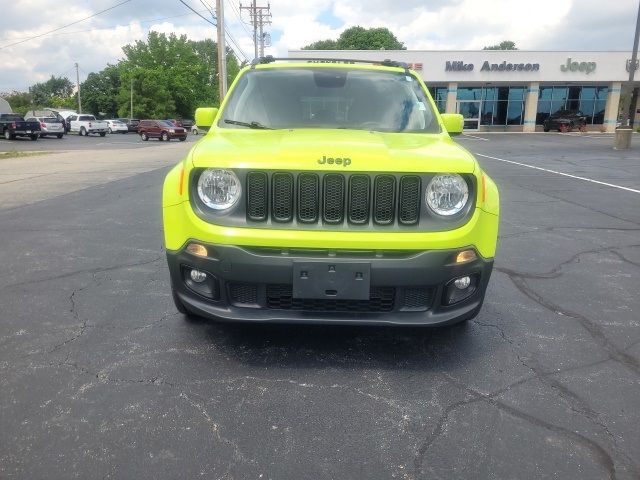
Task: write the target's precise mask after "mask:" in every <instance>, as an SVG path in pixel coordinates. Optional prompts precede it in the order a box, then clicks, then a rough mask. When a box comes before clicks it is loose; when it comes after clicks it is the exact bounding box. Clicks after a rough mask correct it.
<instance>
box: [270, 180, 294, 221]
mask: <svg viewBox="0 0 640 480" xmlns="http://www.w3.org/2000/svg"><path fill="white" fill-rule="evenodd" d="M272 182H273V186H272V189H271V191H272V198H271V202H272V212H273V219H274V220H275V221H277V222H290V221H291V220H293V176H292V175H291V174H290V173H282V172H280V173H274V174H273V178H272Z"/></svg>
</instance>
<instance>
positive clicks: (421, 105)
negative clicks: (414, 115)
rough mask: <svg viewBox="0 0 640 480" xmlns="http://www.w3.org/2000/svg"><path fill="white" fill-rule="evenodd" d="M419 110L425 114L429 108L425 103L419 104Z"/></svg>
mask: <svg viewBox="0 0 640 480" xmlns="http://www.w3.org/2000/svg"><path fill="white" fill-rule="evenodd" d="M418 110H421V111H423V112H424V111H426V110H427V106H426V105H425V104H424V103H423V102H418Z"/></svg>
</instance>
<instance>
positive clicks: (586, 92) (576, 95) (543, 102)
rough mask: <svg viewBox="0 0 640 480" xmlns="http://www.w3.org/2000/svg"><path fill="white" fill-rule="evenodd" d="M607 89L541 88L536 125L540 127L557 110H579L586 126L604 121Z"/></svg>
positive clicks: (589, 87) (597, 87)
mask: <svg viewBox="0 0 640 480" xmlns="http://www.w3.org/2000/svg"><path fill="white" fill-rule="evenodd" d="M608 93H609V88H608V87H605V86H586V85H585V86H580V85H570V86H553V87H551V86H546V87H545V86H542V87H540V92H539V96H538V113H537V115H536V124H538V125H542V123H543V122H544V121H545V120H546V119H547V117H548V116H549V115H551V114H553V113H555V112H557V111H558V110H579V111H580V112H582V113H583V115H584V116H585V117H587V123H588V124H594V123H595V124H599V123H602V122H603V120H604V108H605V105H606V103H607V94H608Z"/></svg>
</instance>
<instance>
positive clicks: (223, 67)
mask: <svg viewBox="0 0 640 480" xmlns="http://www.w3.org/2000/svg"><path fill="white" fill-rule="evenodd" d="M222 2H223V0H216V20H217V21H216V27H217V30H218V85H219V87H220V103H221V104H222V100H223V99H224V97H225V95H226V94H227V43H226V41H225V38H224V8H223V4H222Z"/></svg>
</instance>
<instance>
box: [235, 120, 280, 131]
mask: <svg viewBox="0 0 640 480" xmlns="http://www.w3.org/2000/svg"><path fill="white" fill-rule="evenodd" d="M224 123H229V124H231V125H240V126H241V127H248V128H258V129H261V130H273V128H271V127H267V126H266V125H262V124H261V123H258V122H239V121H237V120H229V119H228V118H225V119H224Z"/></svg>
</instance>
